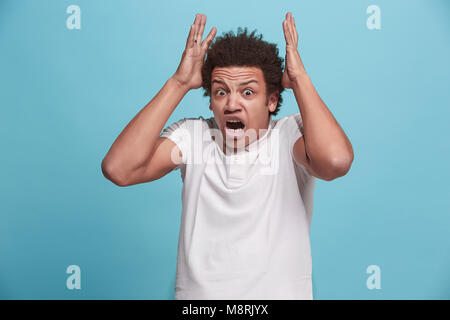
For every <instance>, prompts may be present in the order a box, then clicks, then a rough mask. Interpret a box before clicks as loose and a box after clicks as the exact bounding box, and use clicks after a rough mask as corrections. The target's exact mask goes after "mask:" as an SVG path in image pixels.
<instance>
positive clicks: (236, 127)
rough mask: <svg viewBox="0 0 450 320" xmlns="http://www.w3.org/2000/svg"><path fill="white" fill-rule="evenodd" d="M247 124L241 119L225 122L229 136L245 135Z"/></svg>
mask: <svg viewBox="0 0 450 320" xmlns="http://www.w3.org/2000/svg"><path fill="white" fill-rule="evenodd" d="M244 128H245V124H244V123H243V122H242V121H240V120H228V121H227V122H226V123H225V132H226V133H227V135H229V136H233V137H236V138H238V137H240V136H242V135H244Z"/></svg>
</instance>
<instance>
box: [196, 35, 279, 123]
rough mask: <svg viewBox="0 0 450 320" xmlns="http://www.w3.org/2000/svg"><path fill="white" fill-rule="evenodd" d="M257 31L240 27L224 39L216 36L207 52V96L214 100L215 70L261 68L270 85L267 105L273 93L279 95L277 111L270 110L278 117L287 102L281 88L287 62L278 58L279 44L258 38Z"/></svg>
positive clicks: (205, 82) (267, 86)
mask: <svg viewBox="0 0 450 320" xmlns="http://www.w3.org/2000/svg"><path fill="white" fill-rule="evenodd" d="M256 31H257V30H254V31H252V33H250V34H247V28H245V29H242V28H241V27H239V28H238V32H237V34H236V35H235V34H234V32H233V31H229V32H227V33H223V34H222V36H221V37H216V39H215V41H214V43H213V44H211V47H210V48H209V49H208V51H207V58H206V61H205V63H204V65H203V67H202V78H203V84H202V87H203V89H204V94H203V96H205V97H207V96H209V97H210V99H211V75H212V71H213V70H214V68H215V67H230V66H246V67H259V68H261V70H262V72H263V74H264V80H265V82H266V88H267V92H266V93H267V96H266V104H267V103H268V97H269V95H270V94H271V93H273V92H275V91H278V93H279V94H278V103H277V107H276V109H275V110H274V111H273V112H270V111H269V115H273V116H275V115H277V113H278V111H279V109H280V106H281V104H282V102H283V98H282V97H281V93H282V92H283V90H284V88H283V86H282V85H281V77H282V75H283V71H282V68H283V62H284V59H283V58H280V57H279V56H278V48H277V45H276V44H274V43H269V42H266V41H264V40H262V37H263V36H262V34H261V35H259V36H256V35H255V33H256Z"/></svg>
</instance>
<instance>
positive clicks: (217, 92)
mask: <svg viewBox="0 0 450 320" xmlns="http://www.w3.org/2000/svg"><path fill="white" fill-rule="evenodd" d="M221 92H223V93H224V94H225V93H226V92H225V91H224V90H222V89H218V90H216V94H217V95H219V96H223V95H224V94H220V93H221Z"/></svg>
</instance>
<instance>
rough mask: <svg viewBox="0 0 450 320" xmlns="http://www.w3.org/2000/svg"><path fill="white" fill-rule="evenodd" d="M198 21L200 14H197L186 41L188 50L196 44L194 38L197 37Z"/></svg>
mask: <svg viewBox="0 0 450 320" xmlns="http://www.w3.org/2000/svg"><path fill="white" fill-rule="evenodd" d="M197 19H198V14H195V19H194V23H193V24H191V29H190V30H189V35H188V37H187V39H186V49H187V48H191V47H192V45H193V43H194V37H195V22H196V21H197Z"/></svg>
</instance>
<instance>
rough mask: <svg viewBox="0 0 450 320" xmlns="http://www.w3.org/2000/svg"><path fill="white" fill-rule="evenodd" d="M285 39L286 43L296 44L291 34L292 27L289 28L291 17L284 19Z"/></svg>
mask: <svg viewBox="0 0 450 320" xmlns="http://www.w3.org/2000/svg"><path fill="white" fill-rule="evenodd" d="M284 30H285V39H286V45H294V39H293V37H292V34H291V29H290V28H289V19H286V20H285V21H284Z"/></svg>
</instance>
